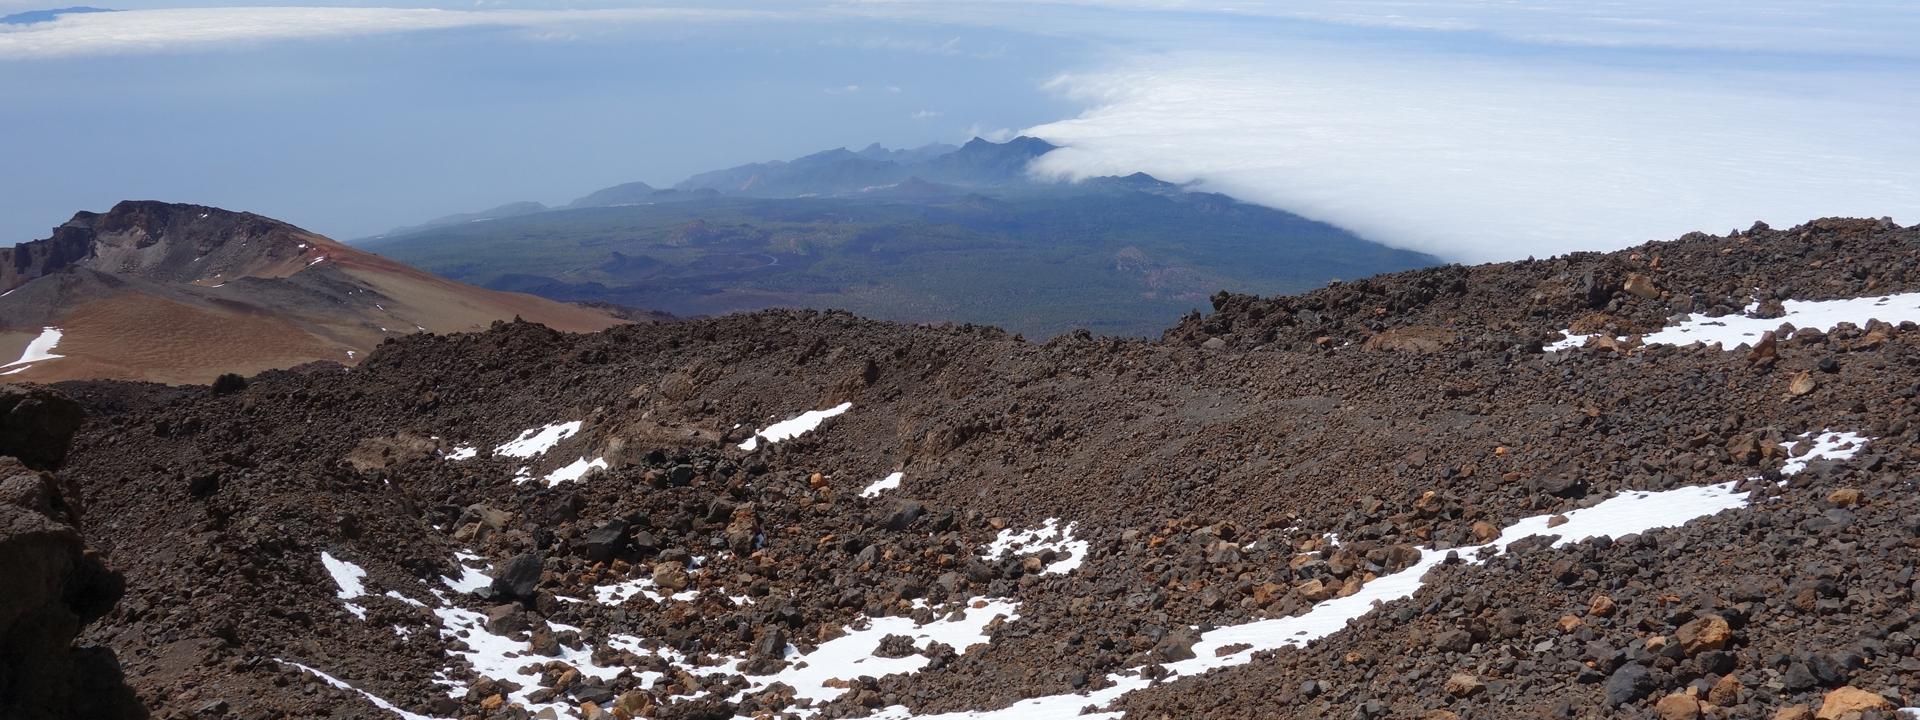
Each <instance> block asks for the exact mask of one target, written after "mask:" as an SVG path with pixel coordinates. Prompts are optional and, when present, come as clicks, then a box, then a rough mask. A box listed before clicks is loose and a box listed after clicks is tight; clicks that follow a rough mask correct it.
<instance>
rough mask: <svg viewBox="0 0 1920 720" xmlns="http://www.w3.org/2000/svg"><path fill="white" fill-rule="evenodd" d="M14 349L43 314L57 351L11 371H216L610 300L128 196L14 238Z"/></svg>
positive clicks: (336, 356) (344, 351) (0, 312)
mask: <svg viewBox="0 0 1920 720" xmlns="http://www.w3.org/2000/svg"><path fill="white" fill-rule="evenodd" d="M0 255H4V256H5V257H0V260H6V261H8V262H5V263H0V264H4V265H6V266H7V267H8V268H9V270H10V272H9V273H7V274H6V276H5V277H4V278H0V286H3V287H0V291H4V292H5V293H6V294H5V295H4V296H0V355H5V357H4V358H0V363H12V362H16V360H17V359H19V358H21V357H22V353H23V352H25V350H26V348H27V346H28V344H30V343H31V342H32V341H33V339H34V338H36V337H39V336H40V335H41V333H42V332H43V328H47V327H54V328H59V330H60V333H61V337H60V340H59V342H58V344H57V347H55V348H54V349H53V350H52V351H51V352H52V354H55V355H59V356H60V357H54V358H48V359H44V360H38V361H34V362H30V363H22V364H19V365H15V366H12V367H7V368H0V372H7V373H9V374H7V375H5V379H7V380H9V381H21V380H32V381H41V382H51V381H58V380H73V379H123V380H146V381H153V382H162V383H169V384H179V383H204V382H209V381H211V380H212V379H213V378H215V377H217V376H218V375H220V374H222V373H229V372H235V373H241V374H252V373H257V372H259V371H262V370H267V369H271V368H284V367H291V366H294V365H299V364H302V363H306V362H311V361H315V360H331V361H335V362H339V363H342V364H345V365H351V364H353V363H355V362H357V361H358V359H359V358H363V357H365V356H366V355H367V353H368V352H370V351H371V350H372V349H373V347H374V346H376V345H379V344H380V343H381V342H383V341H384V340H386V339H387V338H389V337H396V336H400V335H405V334H408V333H413V332H420V331H423V330H424V331H428V332H435V333H448V332H462V331H471V330H480V329H484V328H486V327H487V326H488V325H490V324H491V323H492V322H493V321H495V320H511V319H513V318H515V317H520V318H524V319H526V320H528V321H532V322H538V323H541V324H545V325H547V326H549V327H552V328H555V329H558V330H564V331H568V332H592V331H596V330H601V329H605V328H607V327H611V326H613V325H618V324H621V323H623V322H626V321H624V320H621V319H619V318H616V317H614V316H612V315H611V314H609V313H608V312H606V311H603V310H597V309H590V308H583V307H579V306H574V305H566V304H562V303H556V302H553V301H550V300H545V299H541V298H538V297H534V296H531V295H524V294H520V293H506V292H497V291H493V290H486V289H483V288H478V287H474V286H472V285H466V284H463V283H458V282H453V281H450V280H447V279H445V278H441V277H438V276H435V275H432V274H429V273H426V272H423V271H420V270H417V269H414V268H411V267H408V266H405V265H402V264H400V263H396V262H393V261H391V260H388V259H386V258H382V257H379V256H377V255H373V254H370V253H366V252H363V251H360V250H356V249H353V248H350V247H347V246H346V245H342V244H340V243H338V242H335V241H333V240H331V239H328V238H325V237H322V236H319V235H315V234H313V233H309V232H306V231H304V230H301V229H299V228H296V227H294V226H291V225H287V224H285V223H281V222H278V221H275V220H270V219H267V218H262V217H259V216H255V215H250V214H245V213H232V212H228V211H225V210H219V209H217V208H206V207H199V206H191V205H171V204H164V203H149V202H125V203H121V204H120V205H117V206H115V208H114V209H113V210H112V211H111V212H108V213H106V214H99V215H96V214H93V213H81V214H79V215H76V216H75V218H74V220H73V221H71V222H68V223H67V224H65V225H62V226H61V227H59V228H56V229H55V231H54V236H53V237H52V238H49V239H47V240H41V241H36V242H33V243H23V244H22V245H20V246H18V247H16V248H13V249H9V250H0Z"/></svg>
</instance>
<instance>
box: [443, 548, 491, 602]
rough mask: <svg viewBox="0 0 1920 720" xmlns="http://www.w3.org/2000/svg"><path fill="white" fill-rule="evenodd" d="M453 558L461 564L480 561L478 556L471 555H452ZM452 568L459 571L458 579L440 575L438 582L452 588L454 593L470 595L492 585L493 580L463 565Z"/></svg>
mask: <svg viewBox="0 0 1920 720" xmlns="http://www.w3.org/2000/svg"><path fill="white" fill-rule="evenodd" d="M453 556H454V557H456V558H458V559H460V560H461V561H463V562H464V561H470V560H479V559H481V558H480V556H479V555H474V554H471V553H454V554H453ZM454 568H455V569H457V570H459V571H460V575H459V577H451V576H447V575H442V576H440V582H442V583H445V584H446V586H447V587H449V588H452V589H453V590H454V591H455V592H461V593H472V592H474V591H477V590H479V589H480V588H483V587H486V586H488V585H492V584H493V578H490V577H487V576H486V575H484V574H482V573H479V572H476V571H474V570H472V569H471V568H468V567H467V566H465V565H455V566H454Z"/></svg>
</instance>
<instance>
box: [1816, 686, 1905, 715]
mask: <svg viewBox="0 0 1920 720" xmlns="http://www.w3.org/2000/svg"><path fill="white" fill-rule="evenodd" d="M1868 710H1878V711H1880V713H1881V714H1882V715H1888V714H1890V713H1892V712H1893V703H1892V702H1890V701H1888V700H1887V699H1886V698H1884V697H1880V696H1879V695H1876V694H1874V693H1870V692H1867V691H1865V690H1861V689H1860V688H1857V687H1854V686H1852V685H1848V686H1846V687H1842V688H1836V689H1835V690H1833V691H1832V692H1829V693H1827V696H1826V697H1824V698H1821V700H1820V713H1819V714H1818V715H1815V716H1814V718H1816V720H1840V719H1841V718H1844V717H1847V715H1848V714H1849V713H1852V714H1853V716H1854V717H1859V714H1860V713H1864V712H1866V711H1868Z"/></svg>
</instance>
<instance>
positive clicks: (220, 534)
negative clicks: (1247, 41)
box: [57, 219, 1920, 720]
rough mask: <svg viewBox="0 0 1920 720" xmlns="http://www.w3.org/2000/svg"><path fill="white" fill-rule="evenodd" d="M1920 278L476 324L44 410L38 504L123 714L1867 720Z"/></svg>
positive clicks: (1890, 227) (1529, 264)
mask: <svg viewBox="0 0 1920 720" xmlns="http://www.w3.org/2000/svg"><path fill="white" fill-rule="evenodd" d="M1916 291H1920V228H1902V227H1900V226H1898V225H1895V224H1893V223H1891V222H1888V221H1874V220H1848V219H1826V220H1819V221H1815V222H1811V223H1808V224H1806V225H1802V226H1799V227H1795V228H1791V229H1787V230H1774V229H1771V228H1767V227H1765V226H1761V225H1756V226H1755V227H1754V228H1752V229H1750V230H1748V231H1745V232H1736V233H1730V234H1728V235H1724V236H1713V235H1706V234H1704V233H1695V234H1692V235H1689V236H1686V237H1684V238H1681V239H1679V240H1677V241H1674V242H1668V243H1653V244H1648V245H1645V246H1641V247H1637V248H1632V249H1629V250H1625V251H1621V252H1618V253H1609V254H1597V253H1581V254H1575V255H1571V256H1567V257H1560V258H1549V259H1545V260H1529V261H1525V262H1516V263H1504V264H1495V265H1485V266H1476V267H1459V266H1448V267H1438V268H1430V269H1425V270H1418V271H1411V272H1405V273H1399V274H1394V275H1384V276H1378V277H1372V278H1367V279H1364V280H1357V281H1354V282H1346V283H1335V284H1332V285H1330V286H1328V287H1325V288H1322V289H1319V290H1315V291H1313V292H1310V293H1306V294H1303V295H1295V296H1285V297H1265V298H1259V297H1252V296H1244V295H1228V294H1221V295H1218V296H1215V297H1214V298H1213V301H1212V307H1213V312H1211V313H1209V314H1205V315H1201V314H1199V313H1195V314H1194V315H1192V316H1190V317H1188V318H1186V319H1185V320H1183V321H1182V322H1181V323H1180V324H1179V325H1177V326H1175V327H1173V328H1171V329H1169V330H1167V331H1166V332H1165V334H1164V335H1163V336H1162V337H1161V338H1160V339H1158V340H1153V341H1148V340H1140V339H1119V338H1096V337H1093V336H1092V335H1090V334H1088V333H1084V332H1082V333H1072V334H1065V335H1061V336H1058V337H1054V338H1052V339H1051V340H1049V341H1047V342H1045V343H1044V344H1037V343H1033V342H1027V341H1024V340H1021V339H1018V338H1015V337H1013V336H1011V335H1010V334H1008V333H1006V332H1004V331H1001V330H998V329H994V328H989V327H980V326H972V325H942V326H910V325H902V324H896V323H887V322H878V321H871V320H864V319H860V318H857V317H854V316H852V315H849V314H846V313H840V312H825V313H822V312H811V311H784V310H781V311H766V312H760V313H754V314H749V315H739V316H729V317H723V318H717V319H710V320H697V321H689V322H681V323H671V324H657V325H623V326H619V327H614V328H610V329H607V330H605V331H602V332H598V333H593V334H585V335H573V334H567V333H562V332H557V331H555V330H552V329H549V328H546V327H542V326H539V325H536V324H532V323H524V322H519V323H503V324H501V325H499V326H495V327H492V328H490V329H488V330H486V331H483V332H474V333H465V334H453V335H436V334H427V333H417V334H412V335H407V336H404V337H397V338H393V339H391V340H388V341H385V342H383V344H382V345H381V346H380V347H379V348H378V349H377V350H376V351H375V352H374V353H373V354H372V355H371V356H369V357H367V358H366V359H365V360H364V361H363V362H361V363H360V364H359V365H357V366H355V367H354V368H353V369H352V370H351V371H350V372H344V373H341V372H328V373H307V374H302V373H294V372H267V373H262V374H259V375H257V376H254V377H252V378H250V379H248V380H247V381H246V382H244V383H237V382H226V383H222V384H221V385H220V386H219V387H218V388H217V389H216V388H207V387H191V386H185V387H164V386H158V385H151V384H137V383H121V382H67V383H60V384H58V385H57V388H58V390H60V391H61V392H63V393H65V394H67V395H68V396H70V397H72V398H74V399H75V400H77V401H79V402H80V403H81V404H82V405H83V406H84V407H85V408H86V411H87V414H88V420H87V424H86V426H85V428H84V429H83V430H82V431H81V432H80V435H79V436H78V437H77V439H76V441H75V443H74V449H73V452H72V456H71V459H70V460H69V461H68V465H67V467H66V468H65V469H63V470H62V471H61V474H60V477H61V479H62V481H63V482H69V483H72V485H73V486H74V487H75V488H76V489H77V498H78V499H79V500H80V501H81V502H82V503H83V504H84V505H85V506H86V507H87V513H88V517H89V518H92V519H91V520H89V524H88V526H87V533H88V537H89V539H90V540H91V541H92V542H94V543H95V544H96V545H97V546H98V547H99V548H100V551H101V552H102V554H103V555H104V556H105V557H107V558H108V559H109V560H110V562H111V564H112V566H113V567H115V568H117V569H119V570H120V571H122V572H124V573H125V576H126V582H127V590H126V594H125V598H124V599H123V600H121V601H120V602H119V604H118V605H117V606H116V607H115V609H114V610H112V611H111V612H110V613H108V614H107V615H106V616H105V617H104V618H102V619H101V620H100V621H99V622H98V623H97V624H96V625H94V626H93V628H92V629H91V630H89V631H88V632H87V633H86V634H85V636H84V638H85V640H87V641H90V642H95V643H99V644H101V645H103V646H106V647H110V648H113V649H114V650H115V651H116V652H117V653H118V656H119V658H120V660H121V662H122V663H123V666H124V668H125V672H126V674H127V678H128V681H129V683H130V684H131V685H132V686H133V687H134V688H136V689H137V690H138V691H139V694H140V698H141V699H142V700H143V701H144V702H145V703H146V704H147V706H148V707H149V708H150V709H151V710H152V711H153V712H154V714H155V715H156V716H158V717H181V718H185V717H215V716H230V717H246V718H278V717H341V718H345V717H363V718H374V717H387V716H391V715H393V714H400V715H402V716H405V717H416V716H421V717H449V718H451V717H461V718H467V717H481V718H496V717H498V718H521V717H540V716H544V717H563V716H571V715H578V716H581V717H633V716H645V717H658V718H722V717H732V716H736V715H742V716H773V715H780V716H786V715H789V714H791V715H800V716H809V717H862V716H869V715H877V716H887V717H904V716H908V715H915V716H920V715H932V714H940V713H964V714H965V716H967V717H1074V716H1078V715H1080V714H1082V712H1083V710H1084V711H1085V712H1087V713H1091V714H1093V715H1095V716H1115V715H1119V714H1122V713H1124V714H1125V715H1126V716H1128V717H1135V718H1162V717H1166V718H1189V717H1216V718H1240V717H1328V718H1355V717H1359V718H1414V717H1424V718H1433V719H1435V720H1443V719H1445V718H1451V717H1456V716H1458V717H1467V718H1477V717H1488V718H1491V717H1504V716H1511V715H1513V714H1515V713H1519V714H1520V715H1522V716H1526V717H1536V716H1538V717H1553V718H1560V717H1596V718H1597V717H1653V716H1658V717H1662V718H1681V719H1684V718H1699V717H1714V718H1734V717H1737V718H1749V717H1760V718H1775V717H1777V718H1806V717H1814V716H1816V715H1817V716H1818V717H1820V718H1842V717H1845V718H1855V717H1858V718H1872V717H1882V718H1885V717H1891V716H1892V715H1893V713H1894V709H1895V708H1897V707H1905V706H1908V705H1914V704H1920V656H1916V655H1915V654H1914V653H1915V649H1916V643H1915V640H1914V635H1915V633H1920V629H1916V628H1915V627H1913V626H1914V624H1915V623H1920V606H1917V605H1916V604H1915V589H1916V587H1915V585H1914V577H1913V572H1914V569H1913V568H1914V565H1915V564H1916V562H1915V552H1916V547H1920V539H1917V538H1920V524H1917V523H1916V518H1920V496H1916V494H1915V492H1914V488H1913V487H1912V485H1911V476H1912V473H1913V470H1914V467H1915V464H1916V463H1920V445H1917V444H1916V440H1917V439H1920V438H1916V432H1920V429H1917V428H1916V426H1915V422H1916V417H1915V416H1916V413H1920V409H1916V404H1915V403H1916V400H1915V396H1916V394H1920V382H1916V379H1917V377H1916V373H1915V368H1916V366H1920V326H1917V325H1915V324H1914V322H1913V321H1912V319H1913V318H1916V317H1920V297H1916V296H1915V295H1912V294H1911V293H1915V292H1916ZM1849 298H1865V299H1864V300H1861V301H1858V302H1856V303H1853V304H1851V305H1846V306H1841V305H1833V304H1821V303H1823V302H1826V301H1836V300H1844V299H1849ZM1882 298H1884V300H1882ZM1816 301H1817V302H1816ZM1568 331H1574V332H1576V333H1577V334H1578V335H1581V336H1588V337H1587V338H1586V339H1585V340H1584V341H1581V340H1580V339H1578V338H1569V337H1568V335H1567V333H1568ZM1749 332H1750V333H1751V334H1750V335H1749V334H1747V333H1749ZM1688 333H1694V335H1691V337H1702V336H1707V337H1713V336H1716V334H1717V335H1718V336H1723V337H1724V338H1725V339H1724V341H1723V342H1721V343H1719V344H1705V345H1703V344H1698V343H1692V342H1686V343H1679V342H1673V343H1663V342H1653V343H1651V344H1649V341H1650V340H1655V339H1659V338H1669V337H1675V336H1683V337H1685V336H1688V335H1687V334H1688ZM1735 337H1737V338H1738V340H1737V341H1736V340H1735V339H1734V338H1735ZM1909 630H1913V631H1914V632H1913V633H1910V632H1908V631H1909Z"/></svg>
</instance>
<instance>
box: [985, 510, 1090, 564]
mask: <svg viewBox="0 0 1920 720" xmlns="http://www.w3.org/2000/svg"><path fill="white" fill-rule="evenodd" d="M1059 524H1060V518H1047V521H1046V522H1044V523H1041V525H1040V529H1039V530H1028V531H1025V532H1016V531H1014V529H1013V528H1007V529H1005V530H1001V531H1000V536H999V537H997V538H994V540H993V544H991V545H988V546H987V557H990V558H997V557H1000V556H1002V555H1015V554H1017V555H1034V554H1037V553H1040V552H1041V551H1045V550H1052V551H1053V552H1054V553H1055V554H1061V553H1065V554H1067V557H1066V558H1065V559H1061V560H1055V561H1054V562H1053V563H1052V564H1049V565H1047V567H1046V569H1045V570H1042V571H1041V572H1040V574H1042V575H1049V574H1053V573H1064V572H1067V571H1069V570H1073V569H1074V568H1077V567H1080V563H1081V562H1082V561H1084V560H1086V559H1087V548H1088V547H1090V545H1089V543H1088V542H1087V541H1085V540H1075V539H1073V528H1074V526H1075V525H1076V524H1077V523H1067V527H1066V528H1065V529H1060V528H1059V527H1058V526H1059Z"/></svg>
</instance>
